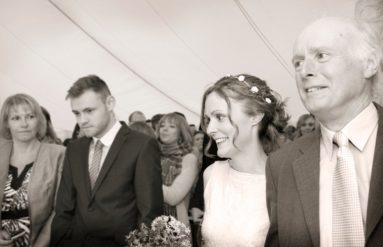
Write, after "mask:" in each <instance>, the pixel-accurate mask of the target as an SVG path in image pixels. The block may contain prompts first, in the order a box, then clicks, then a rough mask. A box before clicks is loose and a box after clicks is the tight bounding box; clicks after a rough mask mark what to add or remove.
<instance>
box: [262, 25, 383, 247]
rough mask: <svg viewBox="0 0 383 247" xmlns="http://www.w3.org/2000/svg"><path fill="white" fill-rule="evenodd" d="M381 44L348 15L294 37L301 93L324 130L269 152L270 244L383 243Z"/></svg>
mask: <svg viewBox="0 0 383 247" xmlns="http://www.w3.org/2000/svg"><path fill="white" fill-rule="evenodd" d="M379 42H380V41H379V37H378V36H377V35H376V34H375V33H374V32H373V31H372V30H371V29H370V27H369V26H367V24H365V23H362V22H359V21H355V20H351V19H346V18H322V19H319V20H317V21H315V22H314V23H312V24H311V25H309V26H308V27H307V28H306V29H305V30H304V31H303V32H302V33H301V35H300V36H299V37H298V39H297V40H296V42H295V46H294V51H293V65H294V67H295V75H296V82H297V87H298V91H299V94H300V97H301V99H302V101H303V103H304V105H305V107H306V109H307V110H308V111H309V112H311V113H312V114H313V115H314V116H315V117H316V119H317V120H318V121H319V122H320V128H319V129H317V130H315V131H314V132H313V133H311V134H307V135H305V136H304V137H301V138H299V139H298V140H296V141H294V142H292V143H290V144H287V145H286V146H284V147H283V148H282V149H280V150H278V151H277V152H275V153H273V154H271V155H270V156H269V159H268V163H267V167H266V175H267V203H268V210H269V215H270V221H271V225H270V229H269V233H268V236H267V240H266V246H294V247H296V246H305V247H306V246H321V247H324V246H326V247H331V246H334V247H335V246H348V247H350V246H382V236H383V152H382V150H383V121H382V119H383V108H382V107H381V106H379V105H378V104H376V103H373V102H372V96H371V95H372V92H371V91H372V88H373V87H372V83H373V79H374V77H375V76H376V73H377V71H378V69H379V64H380V61H381V58H382V51H381V47H380V43H379ZM334 137H335V138H334ZM333 140H334V141H333Z"/></svg>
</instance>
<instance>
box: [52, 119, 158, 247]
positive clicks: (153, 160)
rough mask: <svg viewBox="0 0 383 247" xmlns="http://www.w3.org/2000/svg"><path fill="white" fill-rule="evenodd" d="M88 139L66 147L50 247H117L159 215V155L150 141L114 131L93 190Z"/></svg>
mask: <svg viewBox="0 0 383 247" xmlns="http://www.w3.org/2000/svg"><path fill="white" fill-rule="evenodd" d="M90 143H91V138H81V139H79V140H76V141H74V142H71V143H70V144H69V146H68V148H67V151H66V157H65V161H64V169H63V175H62V179H61V183H60V187H59V191H58V196H57V204H56V216H55V217H54V220H53V223H52V243H51V246H71V247H72V246H108V247H109V246H110V247H112V246H119V245H123V244H124V243H123V239H124V235H127V234H128V233H129V232H130V231H132V230H133V229H135V228H136V227H137V225H138V224H139V223H141V222H144V223H146V224H150V223H151V221H152V220H153V219H154V218H155V217H157V216H159V215H161V214H162V208H163V194H162V181H161V166H160V151H159V146H158V143H157V141H156V140H155V139H153V138H151V137H149V136H146V135H143V134H141V133H138V132H136V131H134V130H131V129H129V127H127V126H126V124H125V123H123V126H122V127H121V129H120V130H119V132H118V134H117V136H116V138H115V139H114V141H113V143H112V146H111V147H110V149H109V152H108V154H107V156H106V158H105V161H104V163H103V165H102V168H101V171H100V173H99V176H98V178H97V181H96V183H95V186H94V189H93V191H91V189H90V182H89V173H88V156H89V147H90Z"/></svg>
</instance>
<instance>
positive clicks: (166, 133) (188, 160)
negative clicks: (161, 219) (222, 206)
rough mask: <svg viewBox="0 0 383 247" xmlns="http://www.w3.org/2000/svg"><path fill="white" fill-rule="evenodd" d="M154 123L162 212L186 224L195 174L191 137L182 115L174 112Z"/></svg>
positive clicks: (194, 158) (195, 167) (196, 163)
mask: <svg viewBox="0 0 383 247" xmlns="http://www.w3.org/2000/svg"><path fill="white" fill-rule="evenodd" d="M158 126H159V127H158V129H157V136H158V139H159V142H160V148H161V167H162V183H163V186H162V190H163V192H164V202H165V203H164V213H165V214H166V215H171V216H174V217H176V218H177V219H178V220H179V221H181V222H182V223H184V224H185V225H187V226H189V217H188V208H189V199H190V198H189V197H190V193H191V189H192V186H193V184H194V181H195V179H196V177H197V174H198V160H197V157H196V155H195V154H194V153H193V137H192V135H191V131H190V128H189V125H188V123H187V122H186V120H185V118H183V117H182V116H180V115H179V114H177V113H169V114H166V115H164V116H163V117H162V118H161V120H160V122H159V125H158Z"/></svg>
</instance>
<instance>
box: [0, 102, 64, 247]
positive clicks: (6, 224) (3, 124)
mask: <svg viewBox="0 0 383 247" xmlns="http://www.w3.org/2000/svg"><path fill="white" fill-rule="evenodd" d="M45 132H46V120H45V118H44V115H43V113H42V110H41V107H40V105H39V104H38V103H37V102H36V100H35V99H33V98H32V97H31V96H29V95H26V94H16V95H13V96H10V97H8V98H7V99H6V100H5V102H4V104H3V106H2V108H1V112H0V135H1V138H3V139H4V141H2V142H1V144H0V202H1V216H0V222H1V230H0V246H2V247H8V246H9V247H11V246H13V247H19V246H20V247H21V246H39V247H44V246H49V242H50V228H51V222H52V218H53V213H54V211H53V209H54V203H55V196H56V190H57V187H58V183H59V178H60V174H61V169H62V164H63V159H64V152H65V148H64V147H62V146H60V145H56V144H48V143H44V142H41V141H40V140H42V139H43V137H44V136H45Z"/></svg>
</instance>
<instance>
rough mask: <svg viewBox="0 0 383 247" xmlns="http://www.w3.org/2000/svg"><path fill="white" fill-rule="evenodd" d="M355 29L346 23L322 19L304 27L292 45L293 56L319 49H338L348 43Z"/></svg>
mask: <svg viewBox="0 0 383 247" xmlns="http://www.w3.org/2000/svg"><path fill="white" fill-rule="evenodd" d="M355 33H356V29H355V28H354V27H353V26H352V25H351V24H350V23H349V22H347V21H342V20H339V19H322V20H319V21H316V22H314V23H312V24H311V25H309V26H308V27H306V28H305V29H304V30H303V31H302V33H301V34H300V35H299V36H298V38H297V39H296V41H295V43H294V48H293V54H294V55H296V54H297V53H300V52H303V51H305V50H306V51H307V50H310V49H316V48H321V47H328V48H332V47H338V46H343V45H346V44H348V43H349V41H350V40H351V39H350V38H351V36H352V35H353V34H355Z"/></svg>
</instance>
